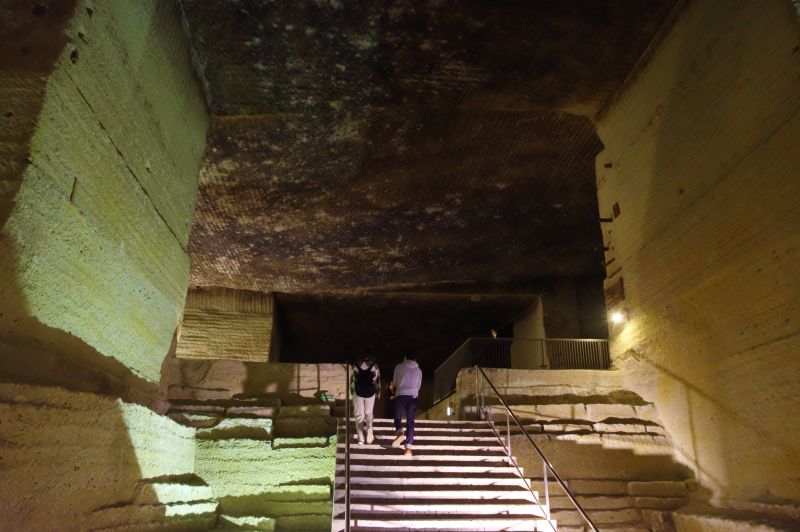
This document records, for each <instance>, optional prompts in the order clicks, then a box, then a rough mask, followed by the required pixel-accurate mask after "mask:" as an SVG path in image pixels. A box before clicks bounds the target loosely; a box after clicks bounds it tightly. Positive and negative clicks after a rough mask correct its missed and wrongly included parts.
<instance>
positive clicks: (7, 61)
mask: <svg viewBox="0 0 800 532" xmlns="http://www.w3.org/2000/svg"><path fill="white" fill-rule="evenodd" d="M30 8H31V6H30V5H29V4H28V3H24V4H23V3H19V5H18V6H15V7H14V8H12V11H13V16H7V17H6V16H5V13H4V16H3V20H2V23H0V24H2V26H3V34H4V35H11V36H12V37H14V38H8V39H4V40H3V43H2V44H0V73H2V76H0V78H1V79H0V92H9V93H11V95H12V96H11V97H9V98H7V99H6V100H5V101H6V106H5V107H4V108H3V109H2V110H1V111H2V117H0V120H3V121H5V122H7V123H8V124H7V125H8V126H10V127H3V131H4V134H3V136H4V137H5V138H4V139H3V140H4V144H5V146H6V148H5V150H4V152H3V153H2V155H3V161H2V163H0V183H2V195H0V350H1V351H2V356H0V379H2V380H4V381H11V382H27V383H37V384H52V385H59V386H63V387H66V388H69V389H73V390H83V391H90V392H96V393H102V394H109V395H116V396H120V397H122V396H127V397H128V398H129V399H131V400H138V401H141V402H144V401H148V400H149V396H151V395H153V392H154V391H155V390H156V389H155V388H154V386H153V385H152V384H149V383H147V382H146V381H144V380H143V379H141V378H139V377H137V376H135V375H133V373H132V372H131V371H130V370H129V369H128V368H126V367H125V366H124V365H123V364H121V363H120V362H118V361H116V360H115V359H113V358H111V357H107V356H104V355H103V354H101V353H100V352H99V351H98V350H97V349H95V348H94V347H92V346H90V345H89V344H87V343H86V342H85V341H84V340H82V339H81V338H79V337H77V336H74V335H72V334H70V333H69V332H67V331H64V330H62V329H58V328H55V327H50V326H48V325H46V324H45V323H42V322H41V321H40V320H39V319H37V317H36V316H34V315H33V312H32V311H31V310H30V308H29V307H30V305H29V304H28V301H27V300H26V297H25V291H26V290H44V291H47V292H49V294H51V297H52V299H53V303H54V304H57V300H58V296H59V293H60V290H61V289H62V287H61V286H59V285H58V284H57V283H54V284H53V286H47V287H45V286H26V285H25V284H24V282H23V280H22V279H23V272H25V271H26V270H27V271H36V270H38V269H39V268H40V267H41V264H40V263H39V259H40V257H38V256H37V255H36V254H35V252H34V254H33V255H31V254H30V250H29V248H30V247H31V245H32V244H35V242H34V241H35V240H36V239H37V237H38V236H39V235H38V233H39V232H44V231H48V229H49V228H48V227H36V228H34V230H30V229H31V228H26V230H28V232H27V233H23V234H20V233H18V232H17V229H18V228H17V227H15V226H14V221H13V218H12V213H14V211H15V209H16V208H17V207H18V206H17V198H18V196H19V194H20V193H21V190H22V188H23V180H28V179H32V178H31V177H30V176H31V175H32V174H34V173H36V174H42V173H43V171H42V170H41V169H40V168H37V167H36V166H35V163H34V162H33V161H32V160H31V158H30V147H31V140H32V138H33V135H34V133H35V131H36V128H37V124H39V121H40V118H41V116H40V114H41V111H42V108H43V105H44V101H45V87H46V79H47V78H48V76H49V74H50V73H51V72H52V71H53V68H54V63H55V61H56V58H57V57H58V56H59V55H60V54H61V53H62V51H63V50H64V48H65V46H67V42H68V38H67V36H66V33H65V27H66V25H67V24H68V22H69V21H70V19H71V17H72V14H73V11H74V9H75V2H62V3H53V4H50V5H48V6H47V7H40V8H39V9H38V10H34V13H33V15H31V13H30V12H29V10H30ZM20 43H28V44H26V45H22V47H21V48H20ZM8 84H11V86H9V85H8ZM20 87H22V88H23V89H22V94H20ZM5 132H7V133H5ZM6 150H10V152H8V151H6ZM70 202H71V198H70V196H69V191H67V192H66V194H65V195H64V198H63V203H64V206H63V209H74V207H73V206H72V205H70ZM19 207H20V208H33V207H34V206H32V205H24V206H19ZM38 208H40V209H47V206H44V205H39V206H38ZM46 214H47V213H45V215H46ZM59 221H60V216H58V215H57V213H56V212H52V213H51V216H50V222H51V223H52V224H57V223H59ZM76 245H80V243H76ZM26 250H28V251H29V253H28V254H27V255H25V252H26ZM23 256H25V257H26V258H25V259H23V258H22V257H23ZM42 260H45V259H42ZM56 268H58V265H56ZM74 273H77V272H74ZM70 282H72V283H75V284H77V285H80V283H81V280H80V279H71V280H70ZM86 303H87V304H89V303H90V302H88V301H87V302H86ZM61 312H63V313H68V312H69V309H67V308H63V309H62V310H61ZM98 320H102V316H98Z"/></svg>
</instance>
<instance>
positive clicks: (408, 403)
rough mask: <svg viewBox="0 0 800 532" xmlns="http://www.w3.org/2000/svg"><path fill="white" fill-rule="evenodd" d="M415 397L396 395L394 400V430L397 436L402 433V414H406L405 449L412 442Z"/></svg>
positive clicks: (415, 410)
mask: <svg viewBox="0 0 800 532" xmlns="http://www.w3.org/2000/svg"><path fill="white" fill-rule="evenodd" d="M418 403H419V401H418V400H417V398H416V397H411V396H410V395H398V396H397V397H395V399H394V428H395V430H396V431H397V435H398V436H399V435H400V434H402V433H403V413H404V412H405V414H406V447H410V446H411V443H412V442H413V441H414V419H415V418H416V417H417V404H418Z"/></svg>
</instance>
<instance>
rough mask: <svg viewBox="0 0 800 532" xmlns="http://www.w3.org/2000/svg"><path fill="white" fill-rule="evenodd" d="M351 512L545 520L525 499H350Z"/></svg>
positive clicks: (339, 510) (338, 509)
mask: <svg viewBox="0 0 800 532" xmlns="http://www.w3.org/2000/svg"><path fill="white" fill-rule="evenodd" d="M333 511H334V514H336V515H339V514H341V513H343V512H344V505H343V504H341V503H336V504H334V505H333ZM350 512H351V513H355V512H360V513H365V514H366V513H369V512H371V513H373V515H375V516H376V517H377V516H379V515H380V514H382V513H390V514H393V513H403V514H409V513H410V514H416V515H426V514H436V515H447V514H457V515H465V514H470V515H476V516H477V515H480V516H486V515H489V516H495V515H524V516H527V517H539V518H544V517H545V513H544V510H543V509H542V508H541V507H540V506H538V505H537V504H536V503H533V502H530V501H525V500H513V499H512V500H508V499H507V500H504V501H503V502H502V503H499V504H498V503H496V502H492V501H479V500H478V501H476V500H474V499H472V500H459V499H443V500H441V501H436V502H433V501H431V500H425V499H421V500H418V499H405V500H402V499H401V500H397V501H387V500H385V499H354V498H352V497H351V499H350Z"/></svg>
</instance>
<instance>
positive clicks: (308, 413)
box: [279, 404, 331, 418]
mask: <svg viewBox="0 0 800 532" xmlns="http://www.w3.org/2000/svg"><path fill="white" fill-rule="evenodd" d="M330 415H331V407H330V405H327V404H312V405H283V406H281V408H280V412H279V416H280V417H295V418H296V417H314V416H328V417H330Z"/></svg>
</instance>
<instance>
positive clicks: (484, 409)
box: [475, 366, 597, 532]
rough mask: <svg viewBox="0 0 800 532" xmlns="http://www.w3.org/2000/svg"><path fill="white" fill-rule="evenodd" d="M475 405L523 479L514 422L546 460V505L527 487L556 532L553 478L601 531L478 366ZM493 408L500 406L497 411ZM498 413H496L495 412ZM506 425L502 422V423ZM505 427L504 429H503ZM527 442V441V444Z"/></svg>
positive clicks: (585, 518)
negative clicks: (513, 435)
mask: <svg viewBox="0 0 800 532" xmlns="http://www.w3.org/2000/svg"><path fill="white" fill-rule="evenodd" d="M475 380H476V382H475V392H476V393H475V402H476V405H475V406H476V411H477V414H478V417H479V419H480V418H483V419H485V420H486V421H487V422H488V423H489V426H490V427H491V428H492V430H493V431H494V433H495V435H496V436H497V438H498V439H499V440H500V442H501V443H502V444H503V447H504V448H505V450H506V454H507V455H508V458H509V460H510V461H511V463H512V464H513V465H514V467H516V468H517V471H518V472H519V474H520V476H522V478H523V479H525V476H524V475H523V474H522V471H521V470H520V468H519V466H518V465H517V461H516V460H515V459H514V458H513V457H512V456H511V425H512V422H513V424H515V425H516V426H517V428H518V429H519V430H520V431H521V433H522V435H523V436H524V437H525V440H527V442H528V443H529V444H530V445H531V446H532V447H533V450H534V451H536V454H537V455H538V456H539V458H540V459H541V461H542V480H543V483H544V497H545V503H544V506H542V505H541V503H540V502H539V498H538V496H537V495H536V493H535V492H534V490H533V486H532V485H531V483H530V481H528V480H527V479H525V485H526V486H527V488H528V489H529V490H530V491H531V495H532V496H533V497H534V500H535V501H536V504H537V505H538V506H539V508H540V509H542V511H543V512H544V514H545V517H546V519H547V522H548V524H549V525H550V527H551V528H552V529H553V532H556V527H555V526H554V525H553V524H552V521H551V519H550V482H549V478H550V477H551V476H552V477H553V478H554V479H555V481H556V482H558V484H559V486H561V489H562V491H563V492H564V494H565V495H566V496H567V498H568V499H569V500H570V502H572V504H573V505H574V506H575V509H576V510H577V511H578V513H579V514H580V515H581V518H583V520H584V521H585V522H586V526H588V527H589V529H590V530H592V531H594V532H597V527H596V526H595V524H594V523H593V522H592V520H591V519H590V518H589V516H588V515H587V513H586V511H585V510H584V509H583V507H582V506H581V504H580V503H579V502H578V500H577V499H576V498H575V495H574V494H573V493H572V492H571V491H570V489H569V488H568V487H567V485H566V484H565V483H564V481H563V480H562V479H561V477H560V476H559V474H558V473H557V472H556V470H555V468H554V467H553V464H551V463H550V461H549V460H548V459H547V457H546V456H545V455H544V453H543V452H542V450H541V449H540V448H539V446H538V445H536V442H535V441H534V440H533V438H532V437H531V435H530V434H529V433H528V431H526V430H525V427H523V426H522V423H520V421H519V419H518V418H517V416H516V415H515V414H514V412H513V411H512V410H511V408H509V406H508V404H507V403H506V401H505V399H503V396H502V395H500V392H498V391H497V388H495V386H494V384H492V381H490V380H489V377H488V376H486V373H485V372H484V371H483V368H480V367H478V366H475ZM487 395H488V396H489V400H488V404H487ZM493 407H496V409H494V408H493ZM493 409H494V410H495V411H494V412H493V411H492V410H493ZM497 415H499V416H501V418H502V416H505V435H504V436H501V435H500V431H498V429H497V427H496V425H498V423H497V421H496V419H495V417H496V416H497ZM501 423H502V421H501ZM501 428H502V427H501ZM525 440H523V441H525Z"/></svg>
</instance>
